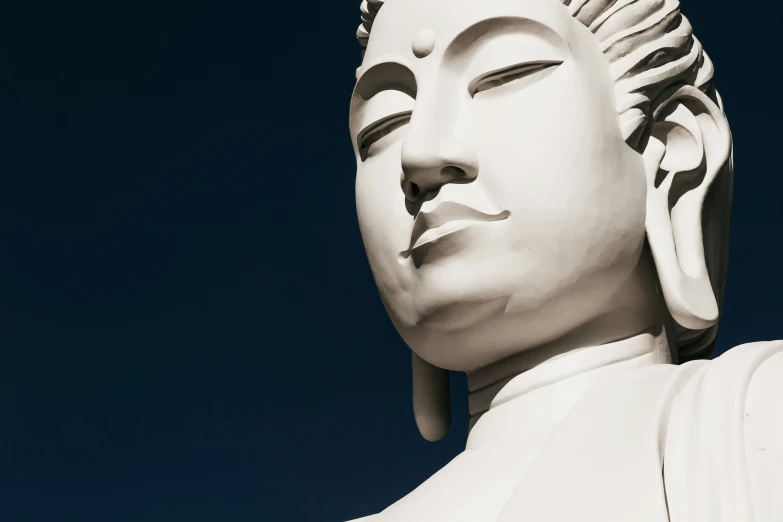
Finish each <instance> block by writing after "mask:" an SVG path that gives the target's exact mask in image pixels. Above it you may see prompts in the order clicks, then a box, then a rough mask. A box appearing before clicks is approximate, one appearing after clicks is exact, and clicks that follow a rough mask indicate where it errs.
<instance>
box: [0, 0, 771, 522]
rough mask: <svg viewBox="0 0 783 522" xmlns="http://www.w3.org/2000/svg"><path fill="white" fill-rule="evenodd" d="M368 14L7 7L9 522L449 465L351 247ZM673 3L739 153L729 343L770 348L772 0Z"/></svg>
mask: <svg viewBox="0 0 783 522" xmlns="http://www.w3.org/2000/svg"><path fill="white" fill-rule="evenodd" d="M359 3H360V2H359V1H358V0H356V1H354V0H340V1H335V0H332V1H331V2H261V1H256V2H242V3H240V2H217V1H202V0H189V1H187V2H179V1H173V0H168V1H167V0H159V1H157V2H139V1H134V2H108V1H103V2H94V3H86V2H78V1H76V2H66V1H62V0H61V1H57V2H55V1H51V2H36V1H34V0H24V1H22V0H17V1H10V0H9V1H6V2H3V6H2V7H0V169H1V170H0V172H1V173H2V174H1V176H2V177H0V180H2V187H1V188H0V212H1V213H2V214H1V215H0V307H1V308H0V521H2V522H55V521H56V522H71V521H73V522H109V521H111V522H131V521H133V522H141V521H143V522H171V521H179V520H183V521H188V522H207V521H209V522H213V521H214V522H235V521H236V522H242V521H254V522H258V521H265V522H266V521H269V522H311V521H312V522H316V521H318V522H321V521H324V522H338V521H342V520H346V519H351V518H356V517H359V516H363V515H367V514H370V513H374V512H377V511H380V510H381V509H383V508H384V507H386V506H387V505H388V504H390V503H392V502H394V501H395V500H397V499H398V498H400V497H401V496H403V495H405V494H406V493H407V492H409V491H410V490H411V489H413V488H414V487H415V486H417V485H418V484H419V483H421V482H422V481H423V480H424V479H425V478H427V477H428V476H429V475H431V474H432V473H433V472H434V471H436V470H437V469H438V468H440V467H441V466H443V465H444V464H445V463H446V462H448V460H450V459H451V458H453V457H454V456H455V455H456V454H457V453H458V452H459V451H460V450H461V449H462V447H463V446H464V441H465V437H466V434H467V419H468V416H467V411H466V410H467V405H466V402H465V400H466V392H465V390H464V377H463V376H461V375H457V376H454V378H453V379H454V384H455V388H456V390H455V392H454V399H453V400H454V412H455V414H454V426H453V428H452V431H451V432H450V434H449V435H448V436H447V437H446V438H445V439H444V440H443V441H441V442H439V443H436V444H431V443H428V442H425V441H424V440H423V439H421V438H420V436H419V435H418V433H417V431H416V428H415V425H414V421H413V416H412V412H411V398H410V387H411V382H410V374H409V365H410V358H409V352H408V350H407V348H406V347H405V345H404V344H403V342H402V341H401V340H400V338H399V337H398V336H397V334H396V332H395V331H394V329H393V327H392V325H391V323H390V321H389V320H388V318H387V316H386V314H385V312H384V310H383V307H382V305H381V303H380V300H379V298H378V295H377V291H376V289H375V286H374V283H373V281H372V278H371V274H370V271H369V267H368V266H367V262H366V257H365V254H364V249H363V246H362V242H361V238H360V236H359V230H358V226H357V223H356V217H355V207H354V194H353V182H354V179H353V178H354V167H355V160H354V157H353V152H352V149H351V144H350V138H349V135H348V124H347V121H348V102H349V98H350V94H351V89H352V87H353V83H354V79H355V77H354V71H355V69H356V67H357V66H358V65H359V60H360V51H359V46H358V44H357V43H356V41H355V38H354V33H355V30H356V27H357V26H358V24H359V22H360V19H359ZM683 4H684V6H683V12H684V13H685V14H686V15H687V16H688V17H689V19H690V20H691V22H692V24H693V26H694V28H695V32H696V35H697V37H698V38H699V39H700V40H701V42H702V43H703V44H704V47H705V49H706V50H707V52H708V53H709V55H710V56H711V58H712V59H713V61H714V63H715V66H716V71H717V74H716V82H717V86H718V89H719V91H720V92H721V94H722V96H723V98H724V100H725V102H726V108H727V113H728V116H729V122H730V124H731V127H732V131H733V133H734V138H735V147H736V153H735V159H736V182H735V204H734V216H733V226H732V248H731V268H730V273H729V282H728V290H727V298H726V299H727V301H726V306H725V309H724V319H723V323H722V324H723V327H722V331H721V334H720V337H719V341H718V352H722V351H724V350H725V349H727V348H730V347H732V346H735V345H737V344H741V343H744V342H750V341H757V340H769V339H783V319H782V318H781V313H782V312H783V297H781V296H783V263H782V262H781V259H783V246H782V245H781V239H783V175H782V174H783V173H781V167H780V160H779V158H780V150H781V143H780V142H781V136H782V134H781V130H780V122H781V121H783V109H782V107H783V104H781V100H780V82H779V80H778V78H779V74H780V73H779V63H780V54H781V43H780V38H781V30H780V23H781V20H783V16H781V15H782V14H783V6H781V4H780V3H777V2H764V1H755V2H741V3H740V2H736V1H733V0H732V1H729V0H683Z"/></svg>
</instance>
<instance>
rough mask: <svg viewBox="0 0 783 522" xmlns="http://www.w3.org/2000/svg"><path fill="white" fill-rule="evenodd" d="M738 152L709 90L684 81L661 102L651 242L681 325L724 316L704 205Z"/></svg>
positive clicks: (651, 157)
mask: <svg viewBox="0 0 783 522" xmlns="http://www.w3.org/2000/svg"><path fill="white" fill-rule="evenodd" d="M730 152H731V134H730V132H729V127H728V123H727V121H726V117H725V115H724V114H723V111H722V110H721V109H720V108H719V107H718V106H717V105H716V104H715V103H714V102H713V101H712V100H711V99H710V98H709V97H708V96H707V95H706V94H704V93H703V92H701V91H700V90H699V89H697V88H695V87H691V86H681V87H677V88H675V89H672V90H670V91H668V92H667V93H664V95H663V96H662V97H661V98H660V99H659V100H658V102H657V104H656V109H655V112H654V114H653V123H652V131H651V135H650V137H649V141H648V142H647V144H646V146H645V148H644V152H643V156H644V162H645V171H646V175H647V218H646V228H647V239H648V241H649V243H650V249H651V251H652V254H653V258H654V260H655V266H656V269H657V270H658V276H659V278H660V282H661V289H662V291H663V295H664V299H665V301H666V306H667V308H668V309H669V312H670V313H671V316H672V318H673V319H674V320H675V321H676V322H677V323H678V324H680V325H681V326H684V327H685V328H689V329H692V330H703V329H706V328H709V327H710V326H712V325H713V324H715V323H716V321H717V320H718V303H717V300H716V296H715V292H714V289H713V285H712V283H711V281H710V276H709V273H708V271H707V263H706V259H705V254H704V241H703V233H702V209H703V205H704V200H705V197H706V195H707V193H708V191H709V189H710V187H711V185H712V184H713V182H714V181H715V179H716V177H717V176H718V174H719V173H720V172H722V170H723V168H724V166H725V165H726V163H727V161H728V160H729V155H730Z"/></svg>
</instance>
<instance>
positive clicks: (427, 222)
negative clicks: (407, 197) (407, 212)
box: [400, 201, 511, 258]
mask: <svg viewBox="0 0 783 522" xmlns="http://www.w3.org/2000/svg"><path fill="white" fill-rule="evenodd" d="M510 215H511V213H510V212H509V211H508V210H504V211H503V212H500V213H498V214H486V213H484V212H481V211H480V210H476V209H475V208H472V207H468V206H466V205H462V204H461V203H455V202H453V201H444V202H443V203H441V204H440V205H438V206H437V207H435V209H434V210H432V211H431V212H419V214H418V215H417V216H416V220H415V221H414V223H413V232H412V233H411V241H410V245H409V247H408V250H405V251H403V252H400V255H401V256H402V257H405V258H407V257H409V256H410V254H411V252H413V250H414V249H416V248H418V247H420V246H422V245H425V244H427V243H431V242H433V241H436V240H438V239H440V238H442V237H444V236H447V235H449V234H452V233H454V232H457V231H458V230H462V229H463V228H465V227H468V226H471V225H474V224H476V223H482V222H491V221H502V220H504V219H506V218H508V216H510Z"/></svg>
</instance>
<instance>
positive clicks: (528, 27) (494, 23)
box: [444, 16, 570, 60]
mask: <svg viewBox="0 0 783 522" xmlns="http://www.w3.org/2000/svg"><path fill="white" fill-rule="evenodd" d="M518 33H525V34H528V35H533V36H536V37H538V38H540V39H542V40H544V41H545V42H547V43H549V44H550V45H552V46H553V47H555V48H556V49H557V50H559V51H562V52H565V53H569V51H570V50H569V46H568V43H567V42H566V40H565V38H563V37H562V36H561V35H560V34H559V33H558V32H557V31H556V30H555V29H553V28H552V27H550V26H548V25H546V24H544V23H543V22H540V21H538V20H533V19H531V18H523V17H518V16H501V17H495V18H487V19H486V20H481V21H480V22H477V23H475V24H473V25H471V26H470V27H468V28H467V29H465V30H463V31H462V32H461V33H460V34H458V35H457V36H456V37H455V38H454V39H453V40H452V41H451V43H449V45H448V47H447V48H446V51H445V53H444V58H445V59H446V60H449V59H457V58H464V57H465V56H467V55H469V54H472V53H473V52H475V51H476V50H477V49H479V48H480V47H481V46H482V45H483V44H484V43H485V42H487V41H488V40H491V39H494V38H496V37H498V36H502V35H505V34H518Z"/></svg>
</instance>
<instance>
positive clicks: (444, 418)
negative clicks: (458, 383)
mask: <svg viewBox="0 0 783 522" xmlns="http://www.w3.org/2000/svg"><path fill="white" fill-rule="evenodd" d="M412 355H413V360H412V370H413V415H414V416H415V418H416V426H418V428H419V433H421V436H422V437H424V438H425V439H427V440H428V441H430V442H435V441H438V440H440V439H442V438H443V437H444V436H445V435H446V432H448V431H449V426H450V425H451V394H450V393H449V371H448V370H444V369H442V368H438V367H437V366H433V365H431V364H430V363H428V362H427V361H425V360H424V359H422V358H421V357H419V356H418V355H416V354H415V353H413V354H412Z"/></svg>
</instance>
